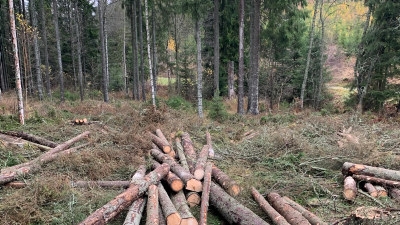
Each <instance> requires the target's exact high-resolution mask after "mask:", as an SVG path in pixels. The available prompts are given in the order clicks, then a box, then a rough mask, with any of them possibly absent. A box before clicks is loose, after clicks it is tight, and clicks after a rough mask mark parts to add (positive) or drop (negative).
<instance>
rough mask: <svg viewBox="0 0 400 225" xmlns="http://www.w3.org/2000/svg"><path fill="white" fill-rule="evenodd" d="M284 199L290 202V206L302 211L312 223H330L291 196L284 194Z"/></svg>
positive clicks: (322, 224)
mask: <svg viewBox="0 0 400 225" xmlns="http://www.w3.org/2000/svg"><path fill="white" fill-rule="evenodd" d="M283 199H284V200H285V201H286V202H287V203H289V205H290V206H292V207H293V208H294V209H296V210H297V211H299V212H300V213H301V215H303V216H304V217H305V218H306V219H307V220H308V222H310V223H311V224H312V225H328V223H326V222H324V221H323V220H321V219H320V218H319V217H318V216H317V215H315V214H314V213H312V212H310V211H308V210H307V209H305V208H304V207H303V206H301V205H299V204H298V203H297V202H295V201H293V200H292V199H290V198H289V197H287V196H283Z"/></svg>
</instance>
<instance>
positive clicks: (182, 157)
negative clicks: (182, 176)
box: [175, 138, 190, 172]
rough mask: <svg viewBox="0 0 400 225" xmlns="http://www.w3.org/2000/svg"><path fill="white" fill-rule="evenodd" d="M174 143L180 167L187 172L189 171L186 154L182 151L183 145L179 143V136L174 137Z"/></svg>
mask: <svg viewBox="0 0 400 225" xmlns="http://www.w3.org/2000/svg"><path fill="white" fill-rule="evenodd" d="M175 143H176V152H177V153H178V158H179V161H180V163H181V165H182V167H183V168H184V169H185V170H187V171H188V172H189V171H190V170H189V165H188V163H187V160H186V156H185V153H184V151H183V146H182V144H181V140H180V139H179V138H176V139H175Z"/></svg>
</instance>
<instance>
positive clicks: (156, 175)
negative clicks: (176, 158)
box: [79, 164, 169, 225]
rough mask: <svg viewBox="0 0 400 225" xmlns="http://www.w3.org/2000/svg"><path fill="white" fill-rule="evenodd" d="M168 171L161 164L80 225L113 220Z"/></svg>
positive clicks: (165, 166) (165, 165) (167, 166)
mask: <svg viewBox="0 0 400 225" xmlns="http://www.w3.org/2000/svg"><path fill="white" fill-rule="evenodd" d="M168 171H169V165H168V164H162V165H161V166H160V167H157V168H156V169H155V170H153V171H152V172H150V173H149V174H147V175H146V176H145V177H144V178H143V179H140V180H137V181H135V182H134V183H133V184H132V185H131V186H130V187H129V188H128V189H126V190H125V191H124V192H122V193H121V194H119V195H118V196H116V197H115V198H114V199H112V200H111V201H109V202H108V203H107V204H105V205H104V206H103V207H101V208H99V209H97V210H96V211H95V212H93V213H92V214H91V215H89V216H88V217H87V218H86V219H85V220H84V221H82V222H81V223H79V224H80V225H91V224H96V225H102V224H105V223H107V221H109V220H111V219H112V218H114V217H115V216H116V215H118V213H120V212H121V211H122V210H124V209H125V208H127V207H128V206H130V205H131V204H132V202H134V201H135V200H136V199H138V198H139V197H140V196H142V195H143V194H144V193H145V192H146V191H147V189H148V187H149V186H150V185H152V184H157V183H158V182H159V181H160V179H162V178H163V177H165V176H166V175H167V173H168Z"/></svg>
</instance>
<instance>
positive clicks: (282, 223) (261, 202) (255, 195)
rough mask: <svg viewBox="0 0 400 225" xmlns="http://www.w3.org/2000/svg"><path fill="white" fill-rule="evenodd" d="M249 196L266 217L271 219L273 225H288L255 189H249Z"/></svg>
mask: <svg viewBox="0 0 400 225" xmlns="http://www.w3.org/2000/svg"><path fill="white" fill-rule="evenodd" d="M251 194H252V195H253V198H254V200H256V202H257V203H258V205H259V206H260V207H261V209H262V210H263V211H264V212H265V213H267V215H268V217H269V218H271V220H272V222H274V224H275V225H290V223H288V222H287V221H286V219H285V218H284V217H283V216H282V215H281V214H279V213H278V212H277V211H276V210H275V209H274V207H272V206H271V205H270V204H269V203H268V202H267V200H265V198H264V197H263V196H262V195H261V194H260V192H258V191H257V189H255V188H254V187H251Z"/></svg>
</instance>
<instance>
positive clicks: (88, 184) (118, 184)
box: [71, 180, 130, 188]
mask: <svg viewBox="0 0 400 225" xmlns="http://www.w3.org/2000/svg"><path fill="white" fill-rule="evenodd" d="M129 184H130V181H125V180H117V181H111V180H106V181H84V180H78V181H76V182H72V183H71V186H72V187H78V188H93V187H102V188H128V187H129Z"/></svg>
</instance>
